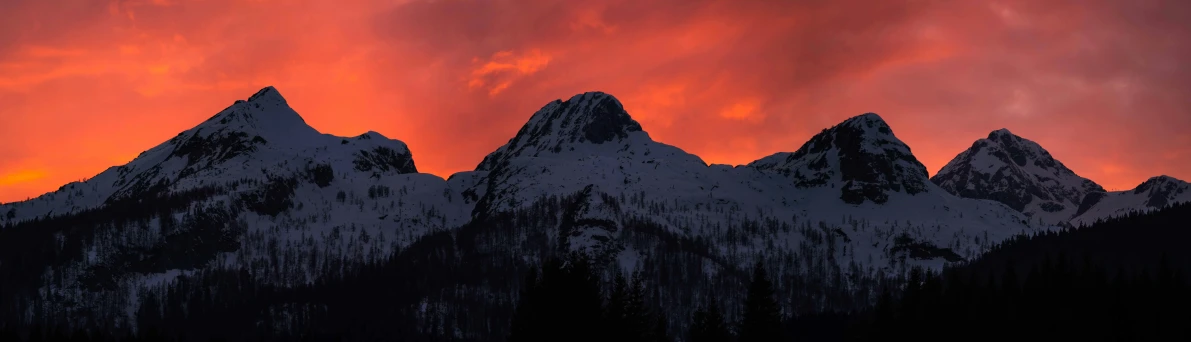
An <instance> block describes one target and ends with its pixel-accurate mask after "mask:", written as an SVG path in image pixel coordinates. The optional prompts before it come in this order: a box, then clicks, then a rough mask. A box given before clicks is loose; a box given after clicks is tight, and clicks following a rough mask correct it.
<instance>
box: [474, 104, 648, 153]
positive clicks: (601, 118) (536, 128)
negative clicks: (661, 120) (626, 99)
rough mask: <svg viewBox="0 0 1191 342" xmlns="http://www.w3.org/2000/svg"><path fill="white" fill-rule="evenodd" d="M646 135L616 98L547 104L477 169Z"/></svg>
mask: <svg viewBox="0 0 1191 342" xmlns="http://www.w3.org/2000/svg"><path fill="white" fill-rule="evenodd" d="M637 132H640V133H642V134H643V133H644V131H643V130H642V129H641V124H639V123H637V121H636V120H633V118H632V117H630V116H629V113H628V112H626V111H625V110H624V106H623V105H621V103H620V100H617V99H616V97H614V96H612V95H609V94H606V93H603V92H598V91H593V92H586V93H582V94H578V95H575V96H572V97H571V98H570V99H568V100H566V101H563V100H554V101H551V102H550V103H547V104H546V105H545V106H543V107H542V108H541V109H539V110H538V111H537V112H535V113H534V114H533V116H532V117H530V119H529V121H528V122H526V123H525V125H524V126H522V127H521V129H520V130H519V131H517V135H516V136H514V137H513V138H512V139H509V142H508V143H507V144H505V145H504V146H501V148H500V149H498V150H497V151H495V152H493V153H492V154H489V155H488V156H487V157H485V158H484V161H483V162H481V163H480V165H479V166H477V167H476V169H477V170H481V171H482V170H490V169H492V168H494V167H495V166H496V165H497V164H499V163H501V162H503V161H505V160H507V159H509V158H512V157H516V156H521V155H532V156H538V155H539V154H541V153H561V152H563V151H564V150H566V151H572V150H574V149H575V147H576V146H577V145H584V144H587V145H602V144H605V143H608V142H613V141H619V140H622V139H626V138H628V137H629V135H630V134H633V133H637Z"/></svg>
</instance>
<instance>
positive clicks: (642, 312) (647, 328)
mask: <svg viewBox="0 0 1191 342" xmlns="http://www.w3.org/2000/svg"><path fill="white" fill-rule="evenodd" d="M625 323H626V324H627V325H626V327H627V331H626V333H627V334H628V335H627V337H628V339H627V340H624V341H641V342H644V341H648V340H649V339H650V335H651V334H652V332H653V329H652V327H651V325H652V323H653V316H652V315H650V313H649V310H648V309H646V308H645V277H644V276H642V275H641V273H640V272H634V273H633V284H632V286H631V287H630V288H629V291H628V301H627V302H626V303H625Z"/></svg>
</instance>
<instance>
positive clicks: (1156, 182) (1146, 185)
mask: <svg viewBox="0 0 1191 342" xmlns="http://www.w3.org/2000/svg"><path fill="white" fill-rule="evenodd" d="M1167 184H1175V185H1182V184H1187V182H1184V181H1183V180H1181V179H1178V178H1174V177H1171V176H1167V175H1160V176H1154V177H1150V178H1149V179H1146V180H1145V181H1144V182H1141V184H1138V185H1137V187H1136V188H1134V192H1137V193H1141V192H1145V191H1147V190H1149V189H1150V188H1153V187H1154V186H1163V185H1167Z"/></svg>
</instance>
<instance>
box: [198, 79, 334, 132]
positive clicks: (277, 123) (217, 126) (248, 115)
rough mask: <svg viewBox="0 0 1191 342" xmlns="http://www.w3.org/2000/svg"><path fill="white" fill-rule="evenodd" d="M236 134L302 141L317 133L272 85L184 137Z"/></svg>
mask: <svg viewBox="0 0 1191 342" xmlns="http://www.w3.org/2000/svg"><path fill="white" fill-rule="evenodd" d="M226 131H235V132H242V133H245V134H248V135H258V136H261V137H263V138H264V139H266V140H269V141H273V140H279V141H280V140H286V141H288V140H295V139H296V140H299V141H294V142H295V143H299V144H301V143H302V141H300V140H301V139H302V137H309V136H310V134H318V131H316V130H315V129H314V128H311V127H310V126H309V125H307V124H306V120H304V119H302V116H301V115H298V113H297V112H295V111H294V110H293V109H292V108H290V107H289V103H287V102H286V101H285V98H284V97H282V96H281V92H279V91H277V89H276V88H274V87H273V86H268V87H264V88H261V90H258V91H257V92H256V93H255V94H252V96H249V97H248V100H247V101H245V100H237V101H236V102H235V103H233V104H232V105H231V106H228V107H227V108H225V109H224V110H222V111H220V112H219V113H218V114H215V116H212V117H211V118H210V119H207V121H205V122H203V123H202V124H200V125H198V126H197V127H195V128H193V129H191V130H190V131H187V132H184V133H183V134H184V135H185V134H187V133H190V134H210V133H212V132H226Z"/></svg>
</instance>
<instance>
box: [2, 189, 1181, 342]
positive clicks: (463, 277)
mask: <svg viewBox="0 0 1191 342" xmlns="http://www.w3.org/2000/svg"><path fill="white" fill-rule="evenodd" d="M487 228H491V227H486V229H487ZM1189 228H1191V204H1178V205H1173V206H1168V207H1167V208H1165V209H1163V210H1159V211H1154V212H1150V213H1144V214H1143V213H1135V214H1131V215H1127V216H1124V217H1120V218H1115V219H1110V220H1106V221H1101V222H1097V223H1096V224H1094V225H1092V226H1089V227H1081V228H1076V229H1068V230H1063V231H1059V232H1053V233H1043V234H1035V235H1029V236H1025V235H1023V236H1019V237H1017V238H1014V239H1010V240H1007V241H1005V242H1004V243H1002V244H999V245H997V246H995V247H994V248H993V249H992V250H991V251H990V252H988V253H987V254H985V255H983V256H982V257H980V258H978V259H975V260H971V261H967V262H958V263H952V264H949V266H948V267H946V268H944V269H943V270H942V271H939V272H935V271H931V270H922V269H915V270H913V271H911V272H910V275H909V278H908V279H907V280H906V281H905V282H904V284H898V283H894V282H889V283H884V284H885V285H884V286H881V287H880V288H879V289H878V290H876V291H877V294H876V295H875V296H874V297H875V298H876V300H875V303H873V304H872V305H870V306H868V307H862V308H859V309H856V310H844V311H840V310H824V311H819V312H791V311H789V310H784V309H783V308H782V305H780V303H781V300H780V299H779V298H782V297H783V296H782V294H781V292H783V291H789V290H788V289H783V288H780V287H778V286H775V282H774V279H772V278H771V277H770V276H769V274H768V273H767V271H766V270H767V267H766V266H765V265H764V264H763V263H762V262H758V263H756V264H755V266H754V267H752V269H750V270H747V271H746V275H745V276H746V277H745V278H746V279H747V281H745V283H744V284H743V285H744V286H741V287H739V288H740V290H741V293H738V294H728V293H704V294H703V296H701V297H700V298H704V299H709V300H706V303H703V304H700V305H699V306H698V310H696V311H694V312H693V313H691V314H690V315H689V316H687V317H686V319H684V320H683V321H679V322H675V321H674V320H668V319H666V318H665V317H670V316H673V315H671V313H668V312H665V311H664V309H663V308H665V307H667V306H666V305H663V303H664V301H662V300H660V298H663V297H665V296H664V294H660V293H658V292H659V287H658V286H657V282H656V281H654V280H653V279H654V278H652V277H648V276H645V275H644V272H643V271H638V272H634V273H631V274H622V273H621V272H607V271H605V270H601V269H600V267H598V263H597V262H594V261H593V260H590V258H588V257H587V256H586V255H583V254H581V253H571V254H565V255H556V256H553V257H543V259H542V260H543V261H542V262H540V263H538V264H536V265H534V266H530V267H524V266H521V265H522V264H521V263H517V262H513V261H509V260H506V261H503V262H501V263H502V264H504V265H507V266H505V268H503V269H498V268H495V267H487V266H480V265H481V264H483V265H491V264H495V262H494V261H498V260H486V259H483V258H482V257H481V254H482V253H477V252H475V251H474V250H473V251H472V252H467V254H468V255H450V254H452V253H461V252H460V249H458V248H446V247H444V246H455V245H458V244H459V243H461V242H460V239H461V236H460V235H461V234H452V233H448V232H441V233H436V234H432V235H429V236H426V237H423V238H422V241H420V243H417V244H414V245H412V246H410V248H407V249H404V250H402V251H400V252H398V253H396V254H395V256H394V257H393V258H390V259H387V260H385V261H379V262H373V263H370V264H368V265H366V266H364V267H360V268H356V269H353V270H351V271H350V272H348V273H347V274H345V276H344V277H341V278H331V277H328V278H325V279H321V280H319V281H318V282H316V283H315V284H311V285H308V286H298V287H291V288H280V287H273V286H266V285H261V284H258V283H256V282H254V281H253V280H252V277H251V276H250V275H249V274H247V272H246V271H239V272H235V271H207V272H204V273H199V274H196V275H193V276H189V277H181V278H179V281H176V282H174V283H172V284H170V285H168V286H167V288H166V289H165V291H164V292H161V293H163V295H160V296H159V295H157V294H155V293H145V295H144V297H143V300H142V301H141V302H140V304H139V306H138V309H137V314H136V317H137V322H136V323H137V326H138V327H139V329H138V330H137V331H136V332H135V333H134V332H133V331H132V330H131V329H127V330H113V329H99V327H82V328H80V329H58V328H56V327H55V326H53V325H52V324H51V323H50V322H49V321H46V324H44V325H43V324H35V325H33V326H28V327H16V326H4V327H2V328H0V340H3V341H19V340H24V341H261V340H266V341H274V340H292V341H376V340H383V341H389V340H392V341H452V340H498V341H499V340H503V341H556V340H572V341H607V340H617V341H693V342H701V341H737V342H750V341H795V340H796V341H876V340H881V341H885V340H899V339H913V340H917V341H931V340H940V341H942V340H956V339H962V340H975V341H985V340H988V341H992V340H1005V339H1014V338H1025V337H1028V338H1030V339H1061V340H1091V341H1168V340H1171V341H1174V340H1178V341H1185V340H1189V339H1191V309H1188V308H1191V295H1189V292H1188V291H1189V290H1191V288H1189V286H1188V283H1187V281H1186V278H1185V275H1186V273H1187V270H1188V269H1189V267H1191V262H1189V260H1191V259H1189V258H1191V250H1187V249H1185V248H1181V243H1182V242H1185V241H1191V240H1189V239H1188V238H1191V229H1189ZM462 231H463V232H464V233H462V234H463V235H466V232H468V231H469V230H468V227H464V228H463V230H462ZM473 242H474V241H473ZM489 257H493V258H499V256H489ZM458 260H465V261H463V262H458ZM514 271H515V272H516V273H518V274H521V275H522V277H521V279H520V280H519V281H517V282H511V283H508V284H516V286H515V287H511V288H501V287H489V289H492V288H496V289H499V290H501V291H506V292H508V293H515V295H510V296H507V297H502V298H501V299H497V300H496V301H497V302H500V301H501V300H507V301H508V303H505V304H504V305H496V306H493V305H490V304H488V303H491V302H492V300H491V298H477V297H476V296H478V295H477V293H478V292H475V291H468V290H467V288H468V287H474V286H479V285H478V284H483V283H485V282H487V281H488V280H485V279H490V278H491V277H495V276H497V275H498V274H507V273H506V272H514ZM409 275H417V276H409ZM502 286H503V285H502ZM426 288H436V289H439V292H440V293H439V296H438V297H437V298H438V300H436V301H428V300H427V299H426V298H425V297H424V296H421V295H419V293H420V291H421V290H419V289H426ZM717 291H722V290H717ZM498 292H499V291H498ZM489 295H492V294H489ZM786 297H789V294H787V295H786ZM446 302H450V303H454V304H453V306H452V307H444V306H443V305H441V303H446ZM436 312H437V313H439V314H435V313H436ZM293 315H300V316H302V317H292V316H293ZM460 316H464V317H460ZM684 316H685V315H684ZM730 317H734V318H735V319H733V318H730ZM426 318H430V319H426ZM447 318H449V319H447ZM295 322H298V323H295ZM294 324H297V325H298V326H286V325H294ZM497 327H499V328H497ZM280 331H291V332H290V333H278V332H280ZM467 331H486V332H493V333H492V334H490V335H488V336H481V335H474V334H473V335H469V334H466V333H460V332H467Z"/></svg>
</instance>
